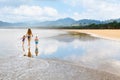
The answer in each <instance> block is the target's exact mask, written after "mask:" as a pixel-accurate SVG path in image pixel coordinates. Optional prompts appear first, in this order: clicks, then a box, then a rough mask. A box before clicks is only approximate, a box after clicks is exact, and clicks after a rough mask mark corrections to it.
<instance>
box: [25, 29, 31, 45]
mask: <svg viewBox="0 0 120 80" xmlns="http://www.w3.org/2000/svg"><path fill="white" fill-rule="evenodd" d="M26 35H27V38H28V46H29V47H30V41H31V37H33V34H32V31H31V29H30V28H29V29H28V31H27V34H26Z"/></svg>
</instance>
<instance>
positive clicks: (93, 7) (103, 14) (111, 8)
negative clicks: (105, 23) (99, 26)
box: [65, 0, 120, 20]
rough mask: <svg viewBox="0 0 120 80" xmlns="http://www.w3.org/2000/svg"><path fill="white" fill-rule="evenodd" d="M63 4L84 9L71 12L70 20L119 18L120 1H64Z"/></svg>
mask: <svg viewBox="0 0 120 80" xmlns="http://www.w3.org/2000/svg"><path fill="white" fill-rule="evenodd" d="M65 3H67V4H70V5H72V6H73V7H75V8H76V7H79V8H81V7H82V8H84V10H80V12H79V10H78V11H77V12H73V15H72V16H71V17H72V18H75V19H85V18H88V19H89V18H90V19H100V20H105V19H112V18H119V17H120V15H119V14H120V10H119V7H120V1H118V0H115V1H113V0H109V1H108V0H69V1H68V0H66V1H65Z"/></svg>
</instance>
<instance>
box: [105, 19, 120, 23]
mask: <svg viewBox="0 0 120 80" xmlns="http://www.w3.org/2000/svg"><path fill="white" fill-rule="evenodd" d="M114 21H116V22H120V18H118V19H110V20H106V21H104V22H105V23H110V22H114Z"/></svg>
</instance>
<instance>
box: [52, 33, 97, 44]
mask: <svg viewBox="0 0 120 80" xmlns="http://www.w3.org/2000/svg"><path fill="white" fill-rule="evenodd" d="M52 39H56V40H58V41H63V42H72V41H73V40H74V39H79V40H81V41H91V40H96V39H99V38H97V37H94V36H91V35H90V34H86V33H77V32H69V33H68V34H61V35H58V36H54V37H52Z"/></svg>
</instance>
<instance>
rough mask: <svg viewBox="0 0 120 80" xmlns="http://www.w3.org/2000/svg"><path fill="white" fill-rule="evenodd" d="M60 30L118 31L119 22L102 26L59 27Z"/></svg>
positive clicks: (119, 27)
mask: <svg viewBox="0 0 120 80" xmlns="http://www.w3.org/2000/svg"><path fill="white" fill-rule="evenodd" d="M59 28H62V29H120V22H116V21H113V22H110V23H104V24H90V25H85V26H82V25H79V26H69V27H59Z"/></svg>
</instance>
